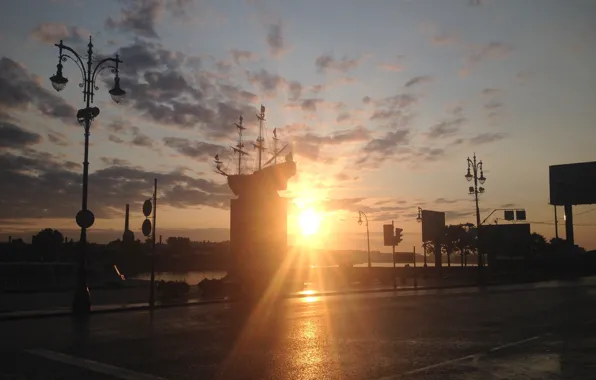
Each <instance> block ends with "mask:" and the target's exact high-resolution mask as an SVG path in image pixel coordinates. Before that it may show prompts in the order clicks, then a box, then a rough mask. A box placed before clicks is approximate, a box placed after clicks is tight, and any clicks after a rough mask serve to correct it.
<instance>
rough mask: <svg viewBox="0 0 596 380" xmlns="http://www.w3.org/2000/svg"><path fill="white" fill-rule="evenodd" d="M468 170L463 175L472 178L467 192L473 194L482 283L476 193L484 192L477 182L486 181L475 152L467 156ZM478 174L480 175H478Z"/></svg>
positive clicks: (479, 275)
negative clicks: (472, 182) (471, 156)
mask: <svg viewBox="0 0 596 380" xmlns="http://www.w3.org/2000/svg"><path fill="white" fill-rule="evenodd" d="M467 160H468V172H467V173H466V175H465V177H466V179H467V180H468V182H470V181H472V180H474V186H470V187H469V188H468V192H469V194H470V195H474V201H475V202H476V235H477V244H478V247H477V250H478V281H480V282H481V283H482V280H483V278H482V267H483V266H484V259H483V257H482V252H481V249H480V241H481V239H480V208H479V207H478V195H479V194H482V193H484V187H482V186H480V187H479V186H478V182H480V184H481V185H483V184H484V182H486V177H485V176H484V172H483V167H482V160H480V161H476V153H474V158H473V159H472V160H471V159H470V157H468V159H467ZM478 174H480V176H479V175H478Z"/></svg>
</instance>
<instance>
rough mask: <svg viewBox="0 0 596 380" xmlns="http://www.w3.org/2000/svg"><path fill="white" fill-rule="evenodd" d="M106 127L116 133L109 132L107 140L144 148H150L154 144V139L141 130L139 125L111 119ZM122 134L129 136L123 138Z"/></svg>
mask: <svg viewBox="0 0 596 380" xmlns="http://www.w3.org/2000/svg"><path fill="white" fill-rule="evenodd" d="M106 129H107V130H108V131H110V132H114V133H116V134H117V135H115V134H110V136H109V137H108V140H110V141H111V142H114V143H116V144H128V145H132V146H138V147H145V148H152V147H153V146H154V141H153V139H152V138H151V137H149V136H147V135H146V134H144V133H143V132H141V129H140V128H139V127H137V126H134V125H131V124H130V123H129V122H123V121H113V122H112V123H110V124H109V125H108V126H107V128H106ZM123 135H124V136H130V139H128V140H124V139H123V138H122V137H120V136H123Z"/></svg>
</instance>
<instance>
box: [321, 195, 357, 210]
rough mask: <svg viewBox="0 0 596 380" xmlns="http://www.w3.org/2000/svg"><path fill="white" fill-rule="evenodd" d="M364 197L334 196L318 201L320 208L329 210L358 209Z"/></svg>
mask: <svg viewBox="0 0 596 380" xmlns="http://www.w3.org/2000/svg"><path fill="white" fill-rule="evenodd" d="M363 200H364V198H336V199H326V200H323V201H321V202H320V204H319V207H320V209H321V210H323V211H326V212H330V211H352V212H356V211H358V208H359V207H360V203H361V202H362V201H363Z"/></svg>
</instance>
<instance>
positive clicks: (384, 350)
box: [0, 284, 596, 380]
mask: <svg viewBox="0 0 596 380" xmlns="http://www.w3.org/2000/svg"><path fill="white" fill-rule="evenodd" d="M567 285H569V284H567ZM595 301H596V287H594V286H593V285H592V286H564V287H550V288H535V287H533V286H527V287H526V290H516V291H512V290H508V291H498V292H495V291H477V290H465V291H443V292H422V294H420V295H414V294H413V292H410V293H400V294H394V293H379V294H361V295H349V296H333V297H316V296H311V297H307V298H303V299H290V300H285V301H271V302H267V301H263V302H260V303H259V304H257V305H248V304H242V303H233V304H215V305H207V306H201V307H181V308H172V309H163V310H158V311H155V312H154V313H153V314H151V313H149V312H140V311H139V312H125V313H113V314H101V315H93V316H92V317H91V318H90V320H89V321H88V322H87V323H78V322H75V321H73V320H72V319H70V318H69V317H61V318H47V319H38V320H20V321H5V322H0V351H1V352H0V380H2V379H14V380H16V379H83V378H85V379H92V380H94V379H130V380H138V379H144V380H156V379H168V380H178V379H179V380H184V379H293V380H294V379H296V380H299V379H366V380H369V379H370V380H381V379H382V380H389V379H401V378H406V379H466V380H468V379H483V380H486V379H593V378H595V376H596V375H595V373H596V371H595V370H596V302H595Z"/></svg>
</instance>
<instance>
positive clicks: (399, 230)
mask: <svg viewBox="0 0 596 380" xmlns="http://www.w3.org/2000/svg"><path fill="white" fill-rule="evenodd" d="M402 231H403V228H396V229H395V245H398V244H399V243H401V241H402V240H404V239H403V236H402V234H401V233H402Z"/></svg>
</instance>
